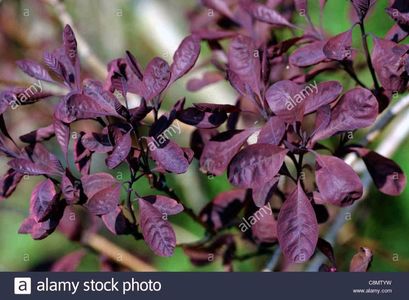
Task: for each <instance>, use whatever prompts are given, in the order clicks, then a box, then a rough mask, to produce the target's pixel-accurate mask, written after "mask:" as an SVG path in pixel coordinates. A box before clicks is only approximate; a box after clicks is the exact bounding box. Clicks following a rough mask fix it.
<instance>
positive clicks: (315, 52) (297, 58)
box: [290, 41, 327, 67]
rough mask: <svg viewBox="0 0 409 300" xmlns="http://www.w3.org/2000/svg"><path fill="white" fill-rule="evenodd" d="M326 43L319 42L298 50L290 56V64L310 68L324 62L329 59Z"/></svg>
mask: <svg viewBox="0 0 409 300" xmlns="http://www.w3.org/2000/svg"><path fill="white" fill-rule="evenodd" d="M324 44H325V41H318V42H313V43H311V44H308V45H306V46H304V47H301V48H298V49H297V50H295V51H294V52H293V53H292V54H291V55H290V63H291V64H292V65H294V66H297V67H309V66H312V65H316V64H318V63H320V62H322V61H324V60H325V59H326V58H327V57H326V56H325V54H324V51H323V47H324Z"/></svg>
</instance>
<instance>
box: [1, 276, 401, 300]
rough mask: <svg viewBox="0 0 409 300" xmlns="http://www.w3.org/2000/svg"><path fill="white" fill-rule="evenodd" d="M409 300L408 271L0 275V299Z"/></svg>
mask: <svg viewBox="0 0 409 300" xmlns="http://www.w3.org/2000/svg"><path fill="white" fill-rule="evenodd" d="M265 296H267V297H269V299H270V298H271V299H285V300H287V299H301V297H302V299H314V300H316V299H326V300H328V299H331V300H332V299H334V300H336V299H342V300H347V299H348V300H349V299H393V300H400V299H402V300H403V299H405V300H407V299H409V273H47V272H38V273H8V272H4V273H0V299H7V300H8V299H53V300H55V299H59V300H63V299H90V298H92V299H95V297H98V299H101V300H102V299H163V298H164V297H170V299H178V300H179V299H195V300H199V299H235V300H237V299H254V298H255V297H265Z"/></svg>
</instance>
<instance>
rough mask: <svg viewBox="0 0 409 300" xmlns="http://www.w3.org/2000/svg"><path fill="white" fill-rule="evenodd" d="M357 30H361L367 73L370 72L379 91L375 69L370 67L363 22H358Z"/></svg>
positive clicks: (369, 55) (370, 62)
mask: <svg viewBox="0 0 409 300" xmlns="http://www.w3.org/2000/svg"><path fill="white" fill-rule="evenodd" d="M359 28H360V29H361V38H362V45H363V47H364V51H365V56H366V63H367V64H368V68H369V71H370V72H371V75H372V79H373V82H374V85H375V89H376V90H379V89H380V85H379V82H378V79H377V78H376V74H375V69H374V67H373V65H372V59H371V54H370V53H369V47H368V40H367V35H366V32H365V25H364V22H363V21H361V22H359Z"/></svg>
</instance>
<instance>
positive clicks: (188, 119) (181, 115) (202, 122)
mask: <svg viewBox="0 0 409 300" xmlns="http://www.w3.org/2000/svg"><path fill="white" fill-rule="evenodd" d="M177 118H178V120H179V121H181V122H183V123H185V124H189V125H192V126H195V127H196V128H201V129H211V128H217V127H219V126H220V125H222V124H223V123H224V122H225V121H226V120H227V113H226V112H224V111H216V112H207V111H203V110H200V109H198V108H196V107H189V108H187V109H184V110H182V111H180V112H178V114H177Z"/></svg>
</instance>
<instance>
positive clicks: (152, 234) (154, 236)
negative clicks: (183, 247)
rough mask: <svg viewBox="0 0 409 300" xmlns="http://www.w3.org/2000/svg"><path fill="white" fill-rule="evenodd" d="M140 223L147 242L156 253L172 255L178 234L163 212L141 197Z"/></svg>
mask: <svg viewBox="0 0 409 300" xmlns="http://www.w3.org/2000/svg"><path fill="white" fill-rule="evenodd" d="M139 225H140V226H141V230H142V234H143V237H144V239H145V242H146V243H147V244H148V246H149V248H151V249H152V251H153V252H155V254H157V255H159V256H172V255H173V251H174V249H175V247H176V235H175V232H174V231H173V228H172V226H171V225H170V223H169V222H168V221H166V220H164V219H163V215H162V214H161V212H160V211H159V210H158V209H156V208H155V207H154V206H153V205H152V204H150V203H149V202H147V201H145V200H143V199H139Z"/></svg>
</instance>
